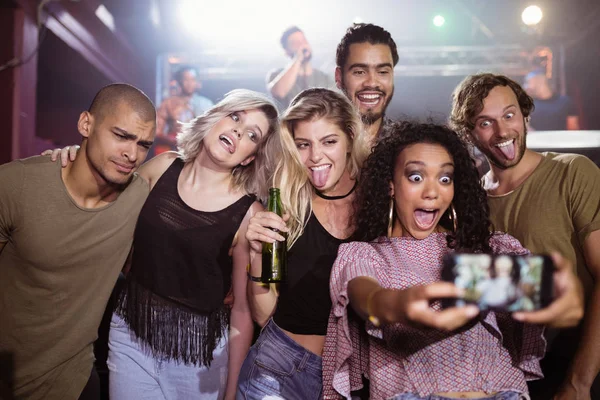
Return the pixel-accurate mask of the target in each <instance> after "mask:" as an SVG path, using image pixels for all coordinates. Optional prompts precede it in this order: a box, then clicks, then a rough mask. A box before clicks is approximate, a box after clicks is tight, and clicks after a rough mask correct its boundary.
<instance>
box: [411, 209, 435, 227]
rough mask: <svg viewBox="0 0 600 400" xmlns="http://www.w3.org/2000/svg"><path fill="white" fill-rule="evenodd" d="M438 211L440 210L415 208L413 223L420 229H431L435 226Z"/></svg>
mask: <svg viewBox="0 0 600 400" xmlns="http://www.w3.org/2000/svg"><path fill="white" fill-rule="evenodd" d="M439 211H440V210H438V209H433V208H427V209H425V208H417V209H416V210H415V212H414V215H415V223H416V224H417V226H418V227H419V228H420V229H423V230H428V229H431V228H432V227H433V226H434V224H435V221H436V218H437V215H438V213H439Z"/></svg>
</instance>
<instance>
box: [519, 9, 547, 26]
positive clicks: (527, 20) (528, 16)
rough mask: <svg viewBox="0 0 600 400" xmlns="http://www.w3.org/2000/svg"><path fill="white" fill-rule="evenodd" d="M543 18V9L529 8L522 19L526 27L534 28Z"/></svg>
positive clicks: (525, 10)
mask: <svg viewBox="0 0 600 400" xmlns="http://www.w3.org/2000/svg"><path fill="white" fill-rule="evenodd" d="M543 16H544V14H543V13H542V9H541V8H539V7H538V6H529V7H527V8H525V9H524V10H523V13H522V14H521V19H522V20H523V23H524V24H525V25H528V26H533V25H537V24H539V22H540V21H541V20H542V17H543Z"/></svg>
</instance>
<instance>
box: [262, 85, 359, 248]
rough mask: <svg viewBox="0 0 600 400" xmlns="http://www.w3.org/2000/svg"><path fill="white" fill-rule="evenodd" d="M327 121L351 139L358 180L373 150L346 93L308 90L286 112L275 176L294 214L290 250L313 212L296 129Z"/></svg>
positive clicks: (351, 167)
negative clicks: (311, 123)
mask: <svg viewBox="0 0 600 400" xmlns="http://www.w3.org/2000/svg"><path fill="white" fill-rule="evenodd" d="M322 118H325V119H326V120H328V121H329V122H331V123H333V124H335V125H336V126H337V127H338V128H339V129H340V130H342V131H343V132H344V133H345V134H346V136H347V137H348V141H349V143H350V145H351V150H350V156H349V158H348V164H347V168H348V172H349V173H350V176H351V177H352V178H353V179H358V176H359V174H360V169H361V167H362V164H363V162H364V160H365V159H366V157H367V155H368V153H369V148H368V145H367V140H366V133H365V131H364V128H363V125H362V123H361V121H360V117H359V115H358V113H357V112H356V110H355V109H354V106H353V105H352V103H351V102H350V101H349V100H348V99H347V98H346V97H345V96H344V95H342V94H340V93H337V92H334V91H332V90H329V89H323V88H314V89H307V90H305V91H303V92H301V93H300V94H298V95H297V96H296V97H295V98H294V100H292V103H291V104H290V107H289V108H288V109H287V111H286V112H285V113H284V115H283V117H282V121H281V135H280V137H281V147H282V149H283V151H282V152H281V157H280V159H279V162H278V163H277V167H276V169H275V174H274V177H273V185H274V186H275V187H278V188H280V196H281V202H282V206H283V208H284V209H285V210H286V212H287V213H288V214H289V215H290V219H289V221H288V227H289V228H290V232H289V233H288V248H290V247H292V246H293V244H294V243H295V242H296V240H297V239H298V238H299V237H300V235H302V232H303V231H304V226H305V225H306V222H307V221H308V217H310V214H311V213H312V197H313V194H314V190H315V189H314V187H313V185H312V184H311V183H310V180H309V179H308V173H307V171H306V166H305V165H304V163H303V162H302V159H301V157H300V153H299V152H298V149H297V148H296V143H295V142H294V129H295V128H296V126H297V124H298V123H299V122H303V121H314V120H318V119H322Z"/></svg>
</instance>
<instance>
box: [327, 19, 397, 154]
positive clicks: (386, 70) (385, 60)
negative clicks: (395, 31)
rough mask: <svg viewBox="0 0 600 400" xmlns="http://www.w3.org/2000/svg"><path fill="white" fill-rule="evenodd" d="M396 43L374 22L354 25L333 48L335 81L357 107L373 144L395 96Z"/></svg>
mask: <svg viewBox="0 0 600 400" xmlns="http://www.w3.org/2000/svg"><path fill="white" fill-rule="evenodd" d="M397 63H398V50H397V48H396V43H395V42H394V40H393V39H392V36H391V35H390V33H389V32H388V31H386V30H385V29H383V28H382V27H380V26H377V25H373V24H354V25H353V26H351V27H350V28H348V30H347V31H346V34H345V35H344V37H343V38H342V40H341V41H340V43H339V44H338V47H337V51H336V69H335V81H336V84H337V86H338V88H340V89H341V90H342V91H343V92H344V93H345V94H346V96H347V97H348V98H349V99H350V100H351V101H352V103H354V105H355V106H356V108H357V109H358V111H359V113H360V115H361V118H362V121H363V124H364V125H365V128H366V129H367V131H368V133H369V138H370V141H371V142H372V143H374V142H375V141H376V139H377V138H378V137H379V136H381V132H382V130H383V126H384V116H385V111H386V109H387V107H388V105H389V104H390V101H392V97H393V96H394V67H395V66H396V64H397Z"/></svg>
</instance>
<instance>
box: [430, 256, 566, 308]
mask: <svg viewBox="0 0 600 400" xmlns="http://www.w3.org/2000/svg"><path fill="white" fill-rule="evenodd" d="M554 269H555V267H554V263H553V262H552V259H551V258H550V257H549V256H547V255H529V256H510V255H495V256H494V255H489V254H464V253H455V254H447V255H446V256H445V257H444V267H443V269H442V279H443V280H444V281H448V282H452V283H454V284H455V285H456V286H458V287H460V288H463V289H464V290H465V296H464V298H462V299H446V300H444V301H443V306H444V307H452V306H459V307H460V306H464V305H467V304H476V305H477V306H478V307H479V308H480V309H481V310H494V311H509V312H514V311H533V310H538V309H540V308H544V307H546V306H548V305H549V304H550V303H551V302H552V294H553V287H552V286H553V285H552V281H553V275H552V274H553V273H554Z"/></svg>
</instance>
